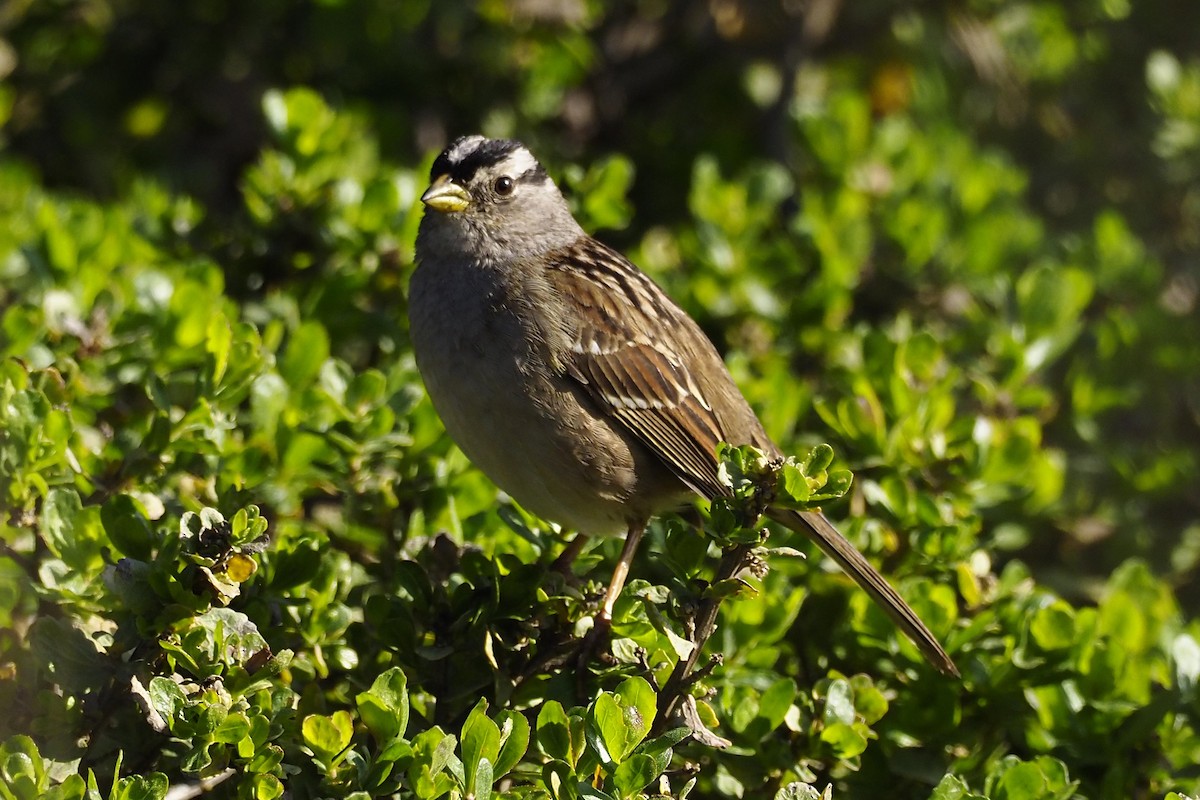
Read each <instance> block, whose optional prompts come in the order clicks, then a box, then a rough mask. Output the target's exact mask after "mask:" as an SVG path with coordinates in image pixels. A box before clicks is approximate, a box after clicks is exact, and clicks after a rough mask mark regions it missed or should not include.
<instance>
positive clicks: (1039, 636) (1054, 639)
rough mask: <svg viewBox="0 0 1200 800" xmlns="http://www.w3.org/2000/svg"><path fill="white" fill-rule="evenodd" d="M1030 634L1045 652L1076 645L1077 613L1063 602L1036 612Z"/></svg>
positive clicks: (1059, 601)
mask: <svg viewBox="0 0 1200 800" xmlns="http://www.w3.org/2000/svg"><path fill="white" fill-rule="evenodd" d="M1029 633H1030V634H1031V635H1032V636H1033V640H1034V641H1035V642H1037V645H1038V647H1040V648H1042V649H1043V650H1060V649H1063V648H1067V647H1070V646H1071V645H1073V644H1074V643H1075V611H1074V609H1072V608H1071V607H1070V606H1069V605H1067V604H1066V603H1064V602H1063V601H1061V600H1057V601H1055V602H1054V603H1053V604H1051V605H1049V606H1046V607H1045V608H1039V609H1038V610H1037V611H1036V612H1034V615H1033V619H1032V620H1030V622H1029Z"/></svg>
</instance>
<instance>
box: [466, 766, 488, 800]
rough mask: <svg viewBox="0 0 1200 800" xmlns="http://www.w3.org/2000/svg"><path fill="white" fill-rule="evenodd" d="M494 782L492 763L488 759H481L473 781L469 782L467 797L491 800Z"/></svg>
mask: <svg viewBox="0 0 1200 800" xmlns="http://www.w3.org/2000/svg"><path fill="white" fill-rule="evenodd" d="M492 781H493V775H492V762H491V761H490V760H489V759H486V758H481V759H479V763H478V764H477V765H476V767H475V772H474V774H472V776H471V780H470V781H468V782H467V787H468V788H467V797H474V798H475V800H491V796H492Z"/></svg>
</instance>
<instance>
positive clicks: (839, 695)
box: [823, 678, 854, 724]
mask: <svg viewBox="0 0 1200 800" xmlns="http://www.w3.org/2000/svg"><path fill="white" fill-rule="evenodd" d="M823 719H824V720H825V721H826V722H843V723H847V724H848V723H851V722H854V692H853V690H852V689H851V687H850V682H849V681H848V680H846V679H845V678H835V679H834V680H831V681H830V682H829V685H828V686H827V687H826V689H825V713H824V715H823Z"/></svg>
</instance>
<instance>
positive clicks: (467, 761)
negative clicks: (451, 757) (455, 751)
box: [461, 699, 500, 795]
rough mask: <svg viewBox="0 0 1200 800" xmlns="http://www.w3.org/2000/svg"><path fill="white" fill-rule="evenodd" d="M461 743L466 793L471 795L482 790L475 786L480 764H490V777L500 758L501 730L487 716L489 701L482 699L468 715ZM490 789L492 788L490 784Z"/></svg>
mask: <svg viewBox="0 0 1200 800" xmlns="http://www.w3.org/2000/svg"><path fill="white" fill-rule="evenodd" d="M461 741H462V761H463V769H464V770H465V771H466V775H467V785H466V791H467V794H468V795H470V794H474V793H475V792H476V791H477V790H478V789H479V788H480V787H477V786H476V785H475V779H476V775H477V771H478V769H479V764H480V762H481V761H484V760H486V761H487V762H488V767H487V769H488V775H491V770H492V768H491V765H492V764H495V763H496V759H497V758H499V756H500V728H499V727H498V726H497V725H496V723H495V722H493V721H492V720H491V719H490V718H489V717H488V715H487V700H483V699H481V700H480V701H479V702H478V703H476V704H475V707H474V708H473V709H471V713H470V714H468V715H467V721H466V722H464V723H463V727H462V736H461ZM488 788H489V789H490V788H491V787H490V784H489V787H488Z"/></svg>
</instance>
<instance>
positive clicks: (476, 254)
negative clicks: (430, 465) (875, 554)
mask: <svg viewBox="0 0 1200 800" xmlns="http://www.w3.org/2000/svg"><path fill="white" fill-rule="evenodd" d="M421 202H422V203H423V204H424V212H423V215H422V218H421V221H420V224H419V226H418V232H417V238H416V245H415V259H414V260H415V262H416V267H415V269H414V270H413V273H412V275H411V278H410V281H409V291H408V317H409V334H410V338H411V343H412V348H413V353H414V356H415V358H416V363H417V368H418V371H419V372H420V374H421V378H422V380H423V382H424V384H425V388H426V391H427V394H428V396H429V399H430V401H431V402H432V404H433V407H434V409H435V411H436V412H437V413H438V415H439V416H440V417H441V420H442V422H443V424H444V426H445V428H446V431H447V433H448V434H449V435H450V438H451V439H453V440H454V442H455V443H456V444H457V445H458V446H459V448H460V449H461V450H462V451H463V452H464V453H465V454H466V456H467V457H468V459H469V460H470V461H471V462H472V463H473V464H474V465H475V466H476V467H478V468H479V469H480V470H482V471H483V473H484V474H485V475H487V476H488V478H489V479H490V480H491V481H492V482H494V483H495V484H496V485H497V486H498V487H499V488H500V489H501V490H503V491H504V492H505V493H507V494H508V495H509V496H510V497H512V498H513V499H515V500H516V501H517V502H518V503H520V504H521V505H522V506H523V507H524V508H525V509H527V510H528V511H530V512H532V513H534V514H536V515H537V516H539V517H541V518H543V519H546V520H550V521H553V522H557V523H559V524H560V525H563V526H566V527H569V528H571V529H574V530H575V531H577V532H578V533H579V535H580V538H578V539H576V540H575V541H574V542H572V543H571V544H570V545H568V550H572V551H577V550H578V547H579V544H580V543H582V542H583V541H586V539H584V538H583V537H586V536H619V535H624V536H625V541H624V545H623V547H622V551H621V555H620V558H619V559H618V562H617V565H616V568H615V569H614V572H613V577H612V580H611V582H610V583H609V585H608V588H607V590H606V592H605V594H604V597H603V600H602V602H601V605H600V609H599V612H598V614H597V618H596V622H597V624H598V625H611V620H612V609H613V604H614V603H615V602H616V599H617V597H618V596H619V594H620V592H621V589H622V588H623V586H624V583H625V580H626V577H627V576H628V571H629V567H630V563H631V562H632V560H633V556H634V554H635V552H636V550H637V547H638V544H639V542H640V540H641V538H642V536H643V534H644V532H645V530H646V526H647V524H648V522H649V520H650V519H651V518H652V517H653V516H655V515H656V514H659V513H662V512H664V511H669V510H672V509H675V508H678V507H680V506H681V505H683V504H685V503H686V502H687V501H688V500H689V498H693V497H695V496H696V495H700V496H701V497H704V498H707V499H708V500H713V499H715V498H718V497H721V496H723V495H726V494H728V492H729V490H728V489H727V488H726V487H725V486H724V485H723V483H722V481H721V480H720V478H719V476H718V468H719V462H718V457H717V448H718V445H719V444H720V443H722V442H725V443H729V444H732V445H745V444H750V445H753V446H755V447H757V448H759V449H760V450H761V451H762V452H763V453H765V454H766V455H767V456H768V457H781V456H782V451H781V450H780V448H779V447H778V446H777V445H776V444H775V443H774V442H773V441H772V440H771V438H770V437H769V436H768V435H767V433H766V431H765V430H764V429H763V426H762V423H761V422H760V421H759V419H758V417H757V415H756V414H755V413H754V411H753V409H752V408H751V407H750V404H749V403H748V402H747V401H746V399H745V397H744V396H743V395H742V393H741V391H740V390H739V389H738V388H737V386H736V385H735V383H734V380H733V378H732V376H731V375H730V374H729V371H728V369H727V368H726V366H725V363H724V361H723V360H722V358H721V356H720V354H719V353H718V351H717V349H716V348H715V347H714V345H713V344H712V342H711V341H710V340H709V339H708V337H707V336H706V335H705V334H704V332H703V331H702V330H701V329H700V327H699V325H698V324H697V323H696V322H695V321H694V320H693V319H692V318H691V317H690V316H689V315H688V314H687V312H685V311H684V310H683V309H682V308H680V306H679V305H677V304H676V303H675V302H674V301H672V300H671V299H670V297H668V296H667V294H666V293H665V292H664V291H663V290H662V289H661V288H660V287H659V286H658V285H657V284H656V283H655V282H654V281H653V280H652V279H651V278H650V277H649V276H648V275H646V274H645V273H644V272H642V271H641V270H640V269H639V268H638V267H636V266H635V265H634V264H633V263H632V262H631V261H629V260H628V259H627V258H625V257H624V256H623V255H621V254H620V253H619V252H617V251H616V250H614V249H612V248H610V247H608V246H606V245H605V244H603V243H601V242H600V241H598V240H597V239H595V238H593V237H592V236H590V235H589V234H588V233H587V232H585V231H584V229H583V228H582V227H581V226H580V224H579V223H578V221H576V219H575V218H574V216H573V214H572V212H571V209H570V206H569V204H568V203H567V201H566V198H565V197H564V196H563V194H562V192H561V191H560V190H559V188H558V186H557V185H556V184H555V182H554V181H553V179H552V178H551V177H550V175H549V173H548V172H547V171H546V169H545V168H544V167H543V166H542V164H541V163H540V162H539V161H538V160H537V159H536V158H535V157H534V155H533V154H532V153H531V152H530V150H529V149H528V148H527V147H526V146H525V145H523V144H521V143H520V142H519V141H517V140H514V139H497V138H487V137H484V136H481V135H469V136H462V137H459V138H458V139H456V140H454V141H453V142H451V143H450V144H449V146H448V147H446V149H445V150H444V151H442V152H441V154H440V155H438V156H437V158H436V159H435V160H434V162H433V165H432V167H431V169H430V183H429V187H428V189H426V191H425V192H424V193H423V194H422V196H421ZM766 513H767V515H768V516H770V517H771V518H772V519H774V520H776V521H777V522H779V523H781V524H783V525H784V526H786V527H788V528H791V529H793V530H795V531H797V532H800V533H802V534H805V535H807V536H808V537H809V538H811V539H812V540H813V541H814V542H815V543H816V545H817V546H818V547H819V548H820V549H821V550H822V551H823V552H825V553H826V554H827V555H828V556H830V557H831V558H832V559H833V560H834V561H835V562H837V564H838V565H839V566H840V567H841V568H842V569H843V570H844V571H845V572H846V573H847V574H848V575H849V576H850V577H851V578H853V579H854V581H855V582H856V583H857V584H858V585H859V586H861V587H862V588H863V589H864V590H865V591H866V592H867V593H868V594H869V595H870V597H871V598H872V599H873V600H874V601H875V602H876V603H878V604H879V605H880V607H882V609H883V610H884V611H885V612H887V614H888V615H889V616H890V617H891V618H892V619H893V620H894V621H895V623H896V624H897V626H898V627H899V628H900V630H901V631H903V632H904V633H905V634H906V635H907V636H908V637H909V638H910V639H911V640H912V641H913V642H914V643H915V644H916V646H917V647H918V648H919V650H920V651H921V653H922V654H923V655H924V656H925V657H926V659H928V661H929V662H930V663H931V664H932V665H933V666H934V667H935V668H937V669H938V670H940V671H941V672H943V673H945V674H948V675H958V670H957V668H956V667H955V665H954V662H953V661H952V660H951V658H950V656H949V655H947V653H946V651H945V650H944V649H943V648H942V645H941V644H940V643H939V642H938V640H937V638H936V637H935V636H934V635H933V633H932V632H930V630H929V628H928V627H927V626H926V625H925V623H924V622H922V620H921V619H920V617H918V616H917V614H916V612H914V611H913V609H912V608H911V607H910V606H909V605H908V604H907V603H906V602H905V601H904V600H903V598H901V597H900V595H899V594H898V593H897V592H896V590H895V589H894V588H892V586H891V585H890V584H889V583H888V582H887V580H886V579H885V578H884V577H883V576H882V575H880V573H879V572H878V571H877V570H876V569H875V568H874V567H873V566H872V565H871V564H870V563H869V562H868V561H867V559H866V558H865V557H864V556H863V555H862V553H860V552H859V551H858V550H857V549H856V548H855V547H854V545H853V544H851V543H850V542H849V541H848V540H847V539H846V538H845V537H844V536H842V534H841V533H839V532H838V530H837V528H836V527H834V525H833V524H832V523H831V522H830V521H829V520H828V519H827V518H826V516H825V515H824V514H823V513H821V512H820V511H819V510H809V511H797V510H793V509H787V508H779V507H771V508H768V509H767V512H766Z"/></svg>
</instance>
